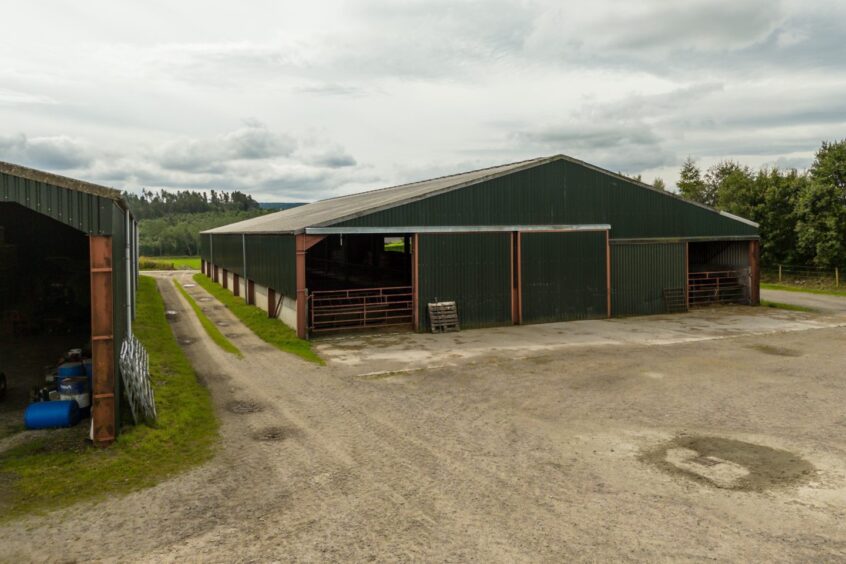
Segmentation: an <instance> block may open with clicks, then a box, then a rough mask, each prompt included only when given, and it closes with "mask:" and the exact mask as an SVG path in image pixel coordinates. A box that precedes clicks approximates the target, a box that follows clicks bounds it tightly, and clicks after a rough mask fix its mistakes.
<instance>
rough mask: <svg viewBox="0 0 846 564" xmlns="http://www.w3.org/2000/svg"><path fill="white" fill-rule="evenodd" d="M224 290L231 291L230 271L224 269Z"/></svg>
mask: <svg viewBox="0 0 846 564" xmlns="http://www.w3.org/2000/svg"><path fill="white" fill-rule="evenodd" d="M223 289H224V290H228V289H229V271H228V270H226V269H225V268H224V269H223Z"/></svg>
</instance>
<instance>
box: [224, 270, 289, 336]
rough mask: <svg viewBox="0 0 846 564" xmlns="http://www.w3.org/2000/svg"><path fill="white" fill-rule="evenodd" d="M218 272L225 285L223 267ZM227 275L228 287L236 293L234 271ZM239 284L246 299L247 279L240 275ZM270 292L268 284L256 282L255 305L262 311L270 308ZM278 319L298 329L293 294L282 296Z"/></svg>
mask: <svg viewBox="0 0 846 564" xmlns="http://www.w3.org/2000/svg"><path fill="white" fill-rule="evenodd" d="M218 272H219V275H220V278H221V280H220V281H219V283H220V285H221V286H222V285H223V268H218ZM226 277H227V281H226V282H227V283H226V285H227V287H228V290H229V292H231V293H232V294H234V293H235V292H234V290H235V275H234V274H233V273H232V272H227V273H226ZM238 278H239V280H238V286H239V287H240V292H239V294H240V296H241V297H242V298H244V299H245V300H246V298H247V280H246V279H244V278H242V277H240V276H239V277H238ZM269 294H270V291H269V289H268V288H267V287H266V286H262V285H261V284H258V283H256V284H255V298H256V301H255V304H253V305H255V306H256V307H257V308H259V309H261V310H262V311H265V312H267V311H268V308H269V304H268V296H269ZM279 298H280V295H279V293H277V294H276V299H277V300H279ZM276 317H277V319H279V320H280V321H282V323H284V324H285V325H287V326H288V327H290V328H291V329H293V330H294V331H296V330H297V300H296V298H295V297H291V296H282V305H281V307H280V308H279V313H278V315H277V316H276Z"/></svg>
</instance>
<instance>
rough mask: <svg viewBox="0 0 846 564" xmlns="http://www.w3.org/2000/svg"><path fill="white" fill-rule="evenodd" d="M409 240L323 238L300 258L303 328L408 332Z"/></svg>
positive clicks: (410, 311) (399, 237)
mask: <svg viewBox="0 0 846 564" xmlns="http://www.w3.org/2000/svg"><path fill="white" fill-rule="evenodd" d="M412 241H413V237H412V236H410V235H408V234H402V233H397V234H353V235H349V234H344V235H340V234H338V235H327V236H326V237H324V238H323V239H322V240H321V241H320V242H318V243H316V244H315V245H313V246H312V247H311V248H309V250H308V253H307V255H306V287H307V288H308V292H309V295H308V300H309V304H308V324H309V330H310V331H311V332H313V333H321V332H333V331H344V330H352V329H373V328H382V327H402V326H407V327H408V328H411V327H412V325H413V308H414V282H413V279H412V278H413V276H412V271H413V257H414V250H413V248H412Z"/></svg>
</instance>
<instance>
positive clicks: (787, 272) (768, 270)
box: [761, 264, 842, 288]
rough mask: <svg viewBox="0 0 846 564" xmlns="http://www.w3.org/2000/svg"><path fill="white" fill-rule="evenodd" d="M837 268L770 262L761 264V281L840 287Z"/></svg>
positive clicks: (818, 286)
mask: <svg viewBox="0 0 846 564" xmlns="http://www.w3.org/2000/svg"><path fill="white" fill-rule="evenodd" d="M841 274H842V272H841V271H840V269H839V268H822V267H819V266H811V265H796V264H770V265H762V266H761V282H768V283H771V284H786V285H789V286H805V287H811V288H840V276H841Z"/></svg>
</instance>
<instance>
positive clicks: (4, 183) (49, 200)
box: [0, 172, 124, 235]
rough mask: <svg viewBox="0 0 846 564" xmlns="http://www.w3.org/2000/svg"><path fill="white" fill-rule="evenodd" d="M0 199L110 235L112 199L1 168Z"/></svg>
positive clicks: (87, 229) (73, 224)
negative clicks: (39, 180) (29, 177)
mask: <svg viewBox="0 0 846 564" xmlns="http://www.w3.org/2000/svg"><path fill="white" fill-rule="evenodd" d="M0 201H1V202H11V203H16V204H20V205H22V206H24V207H27V208H29V209H31V210H33V211H36V212H38V213H40V214H42V215H46V216H47V217H51V218H53V219H55V220H56V221H60V222H62V223H64V224H65V225H69V226H71V227H73V228H74V229H78V230H79V231H82V232H83V233H88V234H89V235H90V234H94V235H111V234H112V229H113V225H114V226H115V228H116V230H119V229H120V228H121V227H122V226H123V225H124V224H123V223H122V222H120V223H113V221H114V216H113V213H112V208H113V207H115V206H116V204H115V201H114V200H112V199H110V198H104V197H102V196H97V195H94V194H87V193H85V192H77V191H76V190H68V189H66V188H60V187H58V186H53V185H52V184H47V183H44V182H37V181H35V180H30V179H28V178H21V177H18V176H13V175H10V174H6V173H2V172H0Z"/></svg>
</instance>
